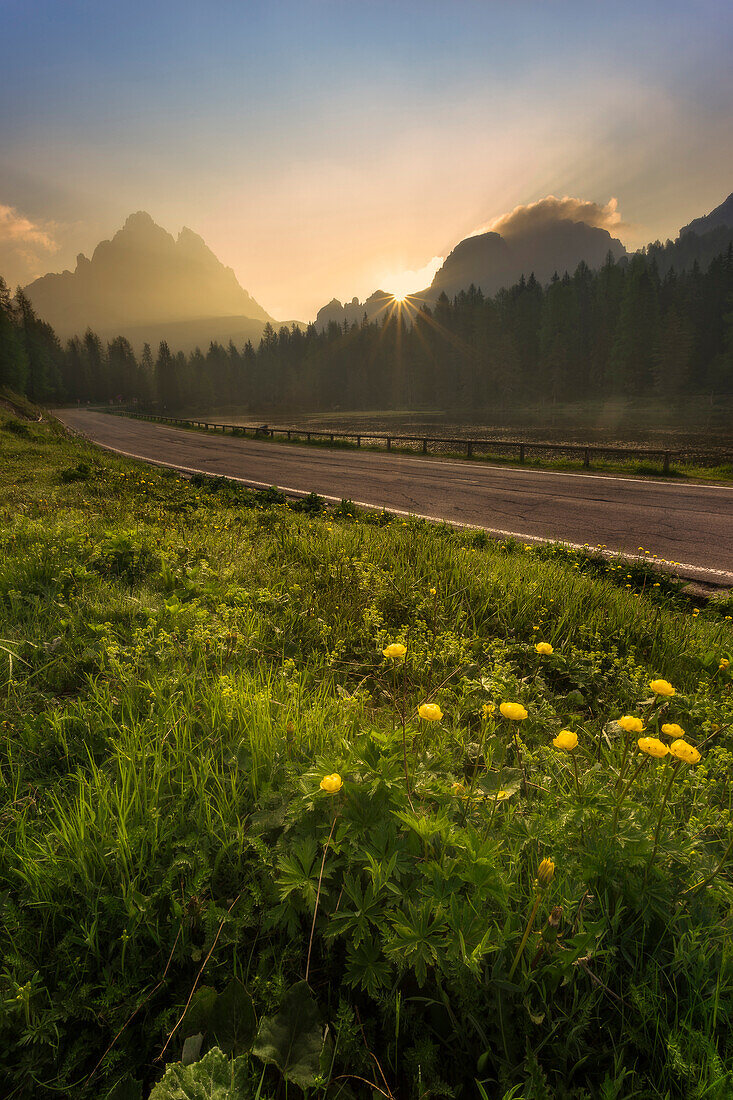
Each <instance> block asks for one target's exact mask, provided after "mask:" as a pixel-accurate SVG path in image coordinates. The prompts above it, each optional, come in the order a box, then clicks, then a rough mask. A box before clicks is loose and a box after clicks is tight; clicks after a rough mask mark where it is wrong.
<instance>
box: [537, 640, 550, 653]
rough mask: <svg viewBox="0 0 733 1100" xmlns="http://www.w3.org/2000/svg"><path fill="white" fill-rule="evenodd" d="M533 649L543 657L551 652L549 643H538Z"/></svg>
mask: <svg viewBox="0 0 733 1100" xmlns="http://www.w3.org/2000/svg"><path fill="white" fill-rule="evenodd" d="M535 649H536V650H537V652H538V653H541V654H543V655H544V654H548V653H552V652H553V648H552V646H551V645H550V643H549V642H538V643H537V645H536V646H535Z"/></svg>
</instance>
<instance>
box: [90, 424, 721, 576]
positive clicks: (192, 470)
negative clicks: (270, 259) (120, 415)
mask: <svg viewBox="0 0 733 1100" xmlns="http://www.w3.org/2000/svg"><path fill="white" fill-rule="evenodd" d="M97 446H99V447H101V448H102V449H103V450H105V451H113V452H114V453H115V454H118V455H123V457H125V458H135V459H137V460H138V461H140V462H147V463H148V464H150V465H153V466H166V467H168V469H171V470H180V471H182V472H183V473H186V474H204V475H205V476H206V477H216V476H219V477H225V478H226V479H227V480H228V481H237V482H239V483H240V484H242V485H253V486H254V487H255V488H257V489H271V488H273V485H272V483H271V482H267V481H255V480H254V479H253V478H246V477H236V476H235V475H233V474H219V475H217V474H216V473H214V472H213V471H212V470H200V469H198V468H197V467H195V466H182V465H181V464H180V463H178V462H164V461H163V460H162V459H159V458H148V457H146V456H145V455H138V454H133V453H132V451H122V450H120V449H119V448H118V447H112V446H110V445H109V444H106V443H98V444H97ZM543 472H545V471H543ZM619 480H621V479H619ZM276 488H278V489H280V491H281V492H283V493H289V494H292V495H294V496H302V497H307V496H309V495H310V492H311V491H312V490H306V489H293V488H289V487H288V486H285V485H278V486H276ZM711 488H712V486H711ZM318 496H320V497H322V498H323V499H324V500H330V501H335V502H336V503H337V504H340V503H341V500H342V499H343V498H342V497H336V496H330V495H329V494H328V493H319V494H318ZM352 504H355V505H356V506H357V508H369V509H373V510H374V511H378V512H380V511H386V512H390V513H392V514H393V515H396V516H408V517H412V518H413V519H424V520H427V521H428V522H430V523H445V524H447V525H448V526H449V527H461V528H465V529H467V530H470V531H486V532H487V533H488V534H490V535H498V536H499V537H500V538H511V539H519V540H521V541H523V542H534V543H557V544H558V545H559V546H566V547H568V548H569V549H572V550H588V551H593V553H594V554H600V555H601V556H602V557H605V558H616V557H621V558H623V559H624V561H643V562H646V563H647V564H649V563H651V564H654V565H668V566H671V567H672V568H677V569H688V570H691V571H692V572H696V573H704V574H707V575H711V574H712V575H713V576H716V577H721V578H725V580H726V581H733V573H731V572H728V570H726V569H713V568H711V567H710V566H707V565H690V564H688V563H687V562H680V561H677V562H670V561H667V560H666V559H665V558H657V557H653V556H652V555H651V554H629V553H625V552H624V551H623V550H608V549H607V548H605V549H604V548H602V547H598V546H590V545H589V544H588V543H580V542H569V541H568V540H567V539H553V538H547V537H543V536H542V535H527V534H524V533H522V532H521V531H503V530H501V528H498V527H484V526H483V525H482V524H480V523H465V522H464V521H463V520H457V519H444V518H443V517H442V516H431V515H427V514H425V513H423V512H407V511H405V510H404V509H403V508H388V507H383V506H382V505H379V504H369V503H367V502H366V501H361V500H354V501H352Z"/></svg>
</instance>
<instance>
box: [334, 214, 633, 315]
mask: <svg viewBox="0 0 733 1100" xmlns="http://www.w3.org/2000/svg"><path fill="white" fill-rule="evenodd" d="M609 251H610V252H612V253H613V255H614V256H615V257H616V259H620V258H621V257H622V256H625V255H626V249H625V248H624V246H623V245H622V244H621V241H619V240H617V239H616V238H615V237H612V236H611V234H610V233H609V232H608V231H607V230H606V229H599V228H597V227H596V226H592V225H586V223H585V222H574V221H570V220H568V219H566V218H555V219H548V220H546V221H543V222H541V223H540V224H534V225H531V226H529V227H527V228H525V229H523V230H521V231H515V232H513V233H512V234H511V236H509V237H503V236H502V235H501V234H500V233H493V232H489V233H479V234H477V235H475V236H473V237H466V238H465V239H464V240H462V241H460V242H459V243H458V244H457V245H456V247H455V248H454V249H453V250H452V252H450V254H449V255H448V256H447V257H446V260H445V262H444V264H443V266H442V267H441V268H440V269H439V270H438V271H437V272H436V274H435V277H434V278H433V281H432V283H431V284H430V286H429V287H428V288H427V289H426V290H423V291H420V292H419V293H418V294H415V295H410V297H411V299H412V300H413V302H415V304H417V303H419V302H425V303H426V304H428V305H432V304H433V303H434V302H435V301H436V300H437V298H438V297H439V296H440V295H441V294H442V293H445V294H447V295H448V297H449V298H453V297H454V296H455V295H456V294H458V293H459V291H461V290H467V289H468V288H469V287H470V286H471V285H472V284H473V286H475V287H479V288H480V289H481V290H482V291H483V293H484V294H485V295H487V296H490V295H493V294H496V292H497V291H498V290H500V289H501V288H502V287H505V286H511V285H512V284H513V283H516V282H517V281H518V279H519V278H520V277H521V276H522V275H525V276H526V277H529V275H530V274H531V273H532V272H534V275H535V278H536V279H537V280H538V281H539V282H541V283H548V282H549V281H550V279H551V278H552V276H553V275H554V273H555V272H556V271H557V272H558V274H560V275H562V274H563V273H564V272H565V271H570V272H573V271H575V269H576V267H577V266H578V264H579V263H580V261H581V260H585V262H586V263H587V264H588V266H589V267H591V268H597V267H601V265H602V264H603V262H604V260H605V258H606V256H607V255H608V253H609ZM385 298H387V299H388V300H389V299H390V296H389V295H385V294H384V293H383V292H382V291H377V293H376V294H374V295H372V296H371V297H370V298H367V300H366V302H365V303H364V304H363V305H362V304H361V303H360V302H359V300H358V299H357V298H354V299H353V300H352V301H351V302H350V303H348V304H347V305H345V306H342V305H341V303H340V302H339V301H338V300H337V299H334V300H333V301H332V302H329V304H328V305H327V306H324V307H323V309H321V310H319V312H318V316H317V318H316V327H318V328H325V327H326V325H327V324H328V322H329V321H338V322H339V323H343V322H344V320H348V321H349V322H350V323H352V322H353V321H357V322H360V321H361V319H362V317H363V316H364V311H365V309H366V312H367V316H368V318H369V320H372V319H373V316H374V315H376V314H377V312H381V311H382V310H383V309H384V304H385V303H384V299H385ZM375 300H376V301H375ZM370 304H372V305H373V306H374V308H372V309H371V310H370V309H369V308H367V307H368V306H369V305H370ZM377 304H378V306H379V309H377V308H376V306H377Z"/></svg>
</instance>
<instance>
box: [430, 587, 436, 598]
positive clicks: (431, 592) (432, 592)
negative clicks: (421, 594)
mask: <svg viewBox="0 0 733 1100" xmlns="http://www.w3.org/2000/svg"><path fill="white" fill-rule="evenodd" d="M430 595H431V596H434V595H435V589H434V588H431V589H430Z"/></svg>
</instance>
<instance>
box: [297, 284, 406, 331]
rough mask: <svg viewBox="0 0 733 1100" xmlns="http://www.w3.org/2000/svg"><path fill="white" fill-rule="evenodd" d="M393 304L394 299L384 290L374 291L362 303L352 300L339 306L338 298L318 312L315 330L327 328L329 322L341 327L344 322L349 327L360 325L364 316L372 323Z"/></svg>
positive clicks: (355, 299)
mask: <svg viewBox="0 0 733 1100" xmlns="http://www.w3.org/2000/svg"><path fill="white" fill-rule="evenodd" d="M393 303H394V298H393V297H392V295H391V294H387V293H386V291H384V290H375V292H374V294H372V295H370V296H369V297H368V298H366V299H365V300H364V301H363V302H360V301H359V299H358V298H352V299H351V301H350V302H345V303H344V305H341V302H339V300H338V298H332V299H331V301H330V302H329V303H328V305H325V306H323V307H322V308H321V309H319V310H318V314H317V316H316V321H315V324H316V328H319V329H321V328H328V325H329V324H330V322H331V321H335V322H336V324H338V325H342V324H343V323H344V321H348V322H349V324H350V325H353V324H357V325H360V324H361V322H362V321H363V320H364V314H366V317H367V320H368V321H373V320H374V319H375V318H376V317H379V316H381V315H382V314H383V313H384V312H385V310H387V309H388V308H389V307H390V306H392V304H393Z"/></svg>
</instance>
